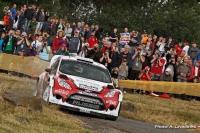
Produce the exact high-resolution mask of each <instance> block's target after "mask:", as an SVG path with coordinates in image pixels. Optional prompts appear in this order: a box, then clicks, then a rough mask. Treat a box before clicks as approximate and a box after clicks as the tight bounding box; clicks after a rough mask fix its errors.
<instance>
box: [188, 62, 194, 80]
mask: <svg viewBox="0 0 200 133" xmlns="http://www.w3.org/2000/svg"><path fill="white" fill-rule="evenodd" d="M188 65H189V66H190V70H191V75H190V76H189V77H188V79H187V81H188V82H193V78H194V76H195V67H194V66H193V65H192V60H191V59H190V60H189V61H188Z"/></svg>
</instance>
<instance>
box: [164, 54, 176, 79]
mask: <svg viewBox="0 0 200 133" xmlns="http://www.w3.org/2000/svg"><path fill="white" fill-rule="evenodd" d="M175 63H176V61H175V56H174V55H171V56H170V58H169V60H168V61H167V63H166V64H165V68H170V74H171V75H172V77H173V79H174V81H175V82H176V81H177V80H175V79H176V78H174V77H177V75H176V64H175Z"/></svg>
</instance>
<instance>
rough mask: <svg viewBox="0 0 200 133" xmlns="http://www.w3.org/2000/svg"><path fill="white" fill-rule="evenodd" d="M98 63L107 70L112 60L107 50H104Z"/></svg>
mask: <svg viewBox="0 0 200 133" xmlns="http://www.w3.org/2000/svg"><path fill="white" fill-rule="evenodd" d="M99 62H100V63H101V64H103V65H104V66H105V67H107V69H108V67H109V65H110V63H111V62H112V60H111V59H110V55H109V50H106V51H105V52H104V53H103V54H102V57H101V58H100V59H99Z"/></svg>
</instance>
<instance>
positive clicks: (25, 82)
mask: <svg viewBox="0 0 200 133" xmlns="http://www.w3.org/2000/svg"><path fill="white" fill-rule="evenodd" d="M35 83H36V82H35V81H34V80H29V79H26V78H18V77H14V76H7V75H5V74H0V95H2V93H3V91H4V90H6V89H15V90H20V91H22V92H26V93H29V94H32V93H33V92H34V89H35ZM19 117H23V118H25V120H24V121H23V120H22V121H18V119H19ZM27 132H28V133H90V132H92V131H90V130H87V129H85V128H84V123H82V122H81V121H80V120H78V119H77V118H75V117H73V116H71V115H70V114H67V113H64V112H61V111H59V109H58V107H57V106H55V105H51V106H49V107H43V111H42V112H39V111H30V110H29V109H28V108H25V107H19V106H18V107H16V106H14V105H12V104H11V103H9V102H7V101H6V100H4V99H3V98H2V97H0V133H27Z"/></svg>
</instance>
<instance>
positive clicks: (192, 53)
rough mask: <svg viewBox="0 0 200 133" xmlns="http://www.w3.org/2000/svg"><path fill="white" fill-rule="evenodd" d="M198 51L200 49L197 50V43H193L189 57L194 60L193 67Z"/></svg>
mask: <svg viewBox="0 0 200 133" xmlns="http://www.w3.org/2000/svg"><path fill="white" fill-rule="evenodd" d="M198 51H199V48H197V44H196V43H192V47H191V48H190V49H189V53H188V55H189V56H190V57H191V59H192V65H193V66H195V64H196V61H197V56H198Z"/></svg>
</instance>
